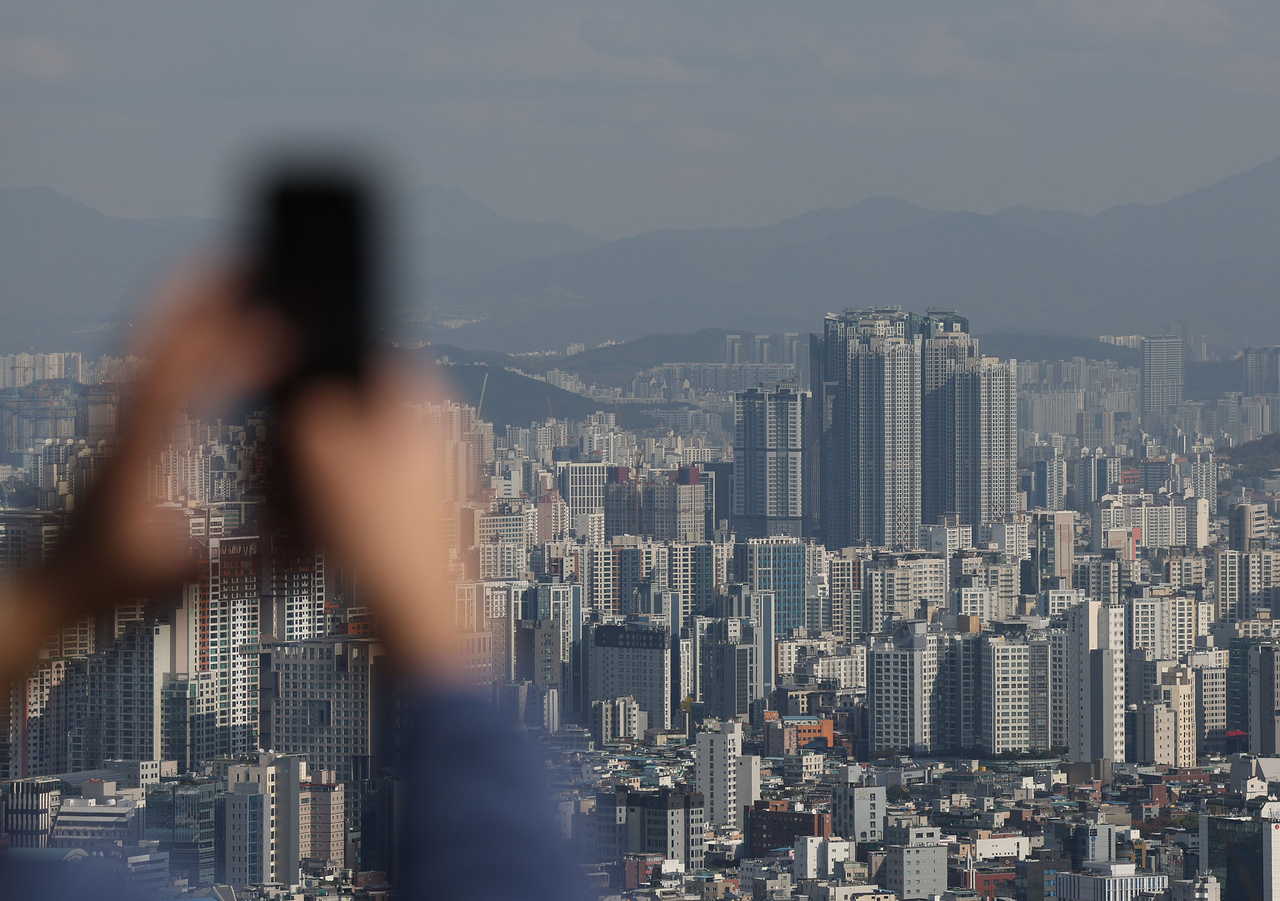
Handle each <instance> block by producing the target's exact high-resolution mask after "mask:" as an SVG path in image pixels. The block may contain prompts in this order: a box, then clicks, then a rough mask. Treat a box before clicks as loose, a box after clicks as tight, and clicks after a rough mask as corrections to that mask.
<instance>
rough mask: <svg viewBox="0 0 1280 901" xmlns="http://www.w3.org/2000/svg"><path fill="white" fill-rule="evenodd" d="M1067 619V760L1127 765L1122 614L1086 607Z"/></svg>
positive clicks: (1109, 608) (1087, 604)
mask: <svg viewBox="0 0 1280 901" xmlns="http://www.w3.org/2000/svg"><path fill="white" fill-rule="evenodd" d="M1066 619H1067V748H1068V751H1067V757H1068V758H1069V759H1070V760H1073V761H1079V762H1092V761H1094V760H1099V759H1101V758H1108V759H1110V760H1112V761H1122V760H1124V759H1125V727H1124V711H1125V646H1124V645H1125V629H1124V608H1123V607H1120V606H1112V605H1109V604H1103V603H1101V602H1100V601H1084V602H1083V603H1080V604H1077V605H1075V606H1074V607H1070V608H1068V609H1067V612H1066Z"/></svg>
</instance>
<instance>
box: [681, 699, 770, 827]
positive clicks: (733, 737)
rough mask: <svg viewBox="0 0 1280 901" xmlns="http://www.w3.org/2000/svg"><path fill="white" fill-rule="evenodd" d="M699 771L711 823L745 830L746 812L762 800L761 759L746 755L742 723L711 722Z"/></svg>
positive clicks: (701, 738) (701, 744) (701, 743)
mask: <svg viewBox="0 0 1280 901" xmlns="http://www.w3.org/2000/svg"><path fill="white" fill-rule="evenodd" d="M695 772H696V778H697V784H698V791H700V792H702V797H703V803H704V805H705V810H706V817H707V822H709V823H714V824H716V825H721V826H729V827H731V828H733V829H741V828H742V819H743V818H742V809H743V808H744V807H750V806H751V805H752V804H753V803H755V802H756V801H757V800H759V798H760V758H758V757H755V756H753V755H750V754H746V755H744V754H743V753H742V724H741V723H738V722H723V723H716V722H708V723H707V729H706V731H704V732H699V733H698V750H697V765H696V770H695Z"/></svg>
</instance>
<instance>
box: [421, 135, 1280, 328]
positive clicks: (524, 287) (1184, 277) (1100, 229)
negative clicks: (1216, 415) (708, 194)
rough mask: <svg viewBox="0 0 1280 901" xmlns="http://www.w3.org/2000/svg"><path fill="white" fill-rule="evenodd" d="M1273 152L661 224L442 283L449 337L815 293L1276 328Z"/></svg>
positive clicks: (676, 322)
mask: <svg viewBox="0 0 1280 901" xmlns="http://www.w3.org/2000/svg"><path fill="white" fill-rule="evenodd" d="M1277 251H1280V160H1275V161H1272V162H1269V163H1265V164H1263V165H1261V166H1258V167H1255V168H1254V169H1252V170H1250V171H1248V172H1245V173H1241V174H1240V175H1236V176H1232V177H1231V178H1228V179H1224V180H1223V181H1220V182H1218V183H1217V184H1215V185H1211V186H1209V187H1207V188H1202V189H1199V190H1197V191H1193V192H1191V193H1190V194H1187V195H1185V196H1183V197H1180V198H1175V199H1174V200H1171V201H1169V202H1167V203H1164V204H1158V205H1154V206H1144V205H1141V204H1126V205H1123V206H1118V207H1114V208H1112V209H1110V210H1106V211H1103V212H1101V213H1098V214H1097V215H1095V216H1081V215H1078V214H1075V213H1068V212H1063V211H1056V210H1037V209H1033V208H1029V207H1012V208H1010V209H1007V210H1002V211H1000V212H999V213H996V214H994V215H989V216H988V215H980V214H975V213H965V212H946V211H940V210H929V209H924V208H922V207H917V206H914V205H912V204H909V203H906V202H904V201H900V200H894V199H892V198H883V197H877V198H870V199H868V200H864V201H862V202H861V203H858V204H855V205H853V206H852V207H848V208H846V209H841V210H836V209H826V210H817V211H814V212H812V213H806V214H803V215H801V216H796V217H792V218H790V219H786V220H783V221H782V222H779V223H776V224H774V225H769V226H764V227H760V228H735V229H695V230H684V231H678V230H664V231H657V232H648V233H645V234H642V235H638V236H636V237H634V238H628V239H624V240H621V241H613V242H610V243H608V244H604V245H601V246H599V247H596V248H593V249H591V250H587V251H584V252H579V253H574V254H566V255H562V256H558V257H548V258H543V259H536V260H530V261H527V262H524V263H516V264H512V265H508V266H505V267H502V268H501V269H497V270H494V271H491V272H488V273H485V274H483V275H480V276H477V277H474V278H471V279H469V280H464V281H461V282H459V283H456V284H453V285H450V286H448V288H447V289H446V290H443V291H441V292H440V293H439V294H438V295H437V296H436V300H435V306H434V313H435V315H436V318H438V319H452V320H455V321H458V322H461V321H463V320H466V321H467V324H465V325H463V326H462V327H460V328H458V329H456V330H454V331H451V332H448V333H445V334H442V336H441V337H442V338H443V339H444V340H447V341H449V342H451V343H454V344H459V345H464V346H471V347H476V348H486V349H504V350H527V349H535V348H546V347H554V346H557V345H559V344H561V343H564V342H565V341H566V340H567V339H566V330H569V331H568V334H569V335H571V337H572V339H573V340H584V341H592V342H597V341H601V340H604V339H616V340H624V339H628V338H632V337H635V336H638V335H643V334H648V333H653V332H660V331H676V330H683V331H694V330H697V329H701V328H707V327H716V326H722V325H724V324H725V323H729V322H732V323H735V324H740V325H742V326H743V327H748V328H753V329H755V330H757V331H760V332H776V331H809V330H813V329H817V328H819V327H820V323H821V318H822V316H823V314H824V313H825V312H827V311H828V310H838V309H841V308H843V307H858V306H871V305H881V304H900V305H902V306H904V307H911V308H915V309H923V308H926V307H951V308H955V309H959V310H962V311H963V312H965V313H966V314H967V315H968V316H969V317H970V319H971V320H972V321H973V326H974V329H975V330H977V331H981V332H985V333H998V332H1015V331H1023V332H1028V333H1055V332H1056V333H1062V334H1066V335H1078V336H1090V335H1097V334H1099V333H1105V332H1122V333H1142V332H1149V331H1152V330H1163V328H1164V325H1165V323H1167V322H1168V320H1170V319H1172V318H1175V317H1181V318H1183V319H1186V320H1187V321H1188V322H1189V323H1190V325H1191V328H1192V330H1193V331H1197V332H1204V333H1205V334H1208V335H1209V336H1210V339H1211V340H1214V341H1217V342H1219V343H1222V344H1226V345H1236V346H1238V345H1239V344H1240V343H1244V342H1266V343H1280V318H1277V317H1276V316H1275V315H1274V310H1273V308H1274V305H1275V302H1276V300H1277V295H1278V294H1280V253H1278V252H1277Z"/></svg>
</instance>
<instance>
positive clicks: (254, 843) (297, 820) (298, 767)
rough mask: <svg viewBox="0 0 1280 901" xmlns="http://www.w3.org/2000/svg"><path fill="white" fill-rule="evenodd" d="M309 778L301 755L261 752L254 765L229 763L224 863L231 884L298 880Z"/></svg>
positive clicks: (287, 883)
mask: <svg viewBox="0 0 1280 901" xmlns="http://www.w3.org/2000/svg"><path fill="white" fill-rule="evenodd" d="M307 781H309V776H308V770H307V763H306V761H305V760H303V759H302V758H301V757H293V756H283V755H276V754H270V753H259V754H258V755H257V761H256V762H254V763H233V764H231V765H230V766H228V767H227V789H228V791H229V794H228V796H227V801H226V805H227V808H226V821H225V826H226V834H225V848H226V858H225V863H224V866H226V872H227V881H228V882H230V883H231V885H233V886H241V885H252V884H259V883H264V882H282V883H284V884H285V885H293V884H295V883H297V881H298V871H299V866H300V863H301V860H302V849H301V842H300V839H301V829H300V825H301V810H302V803H301V801H302V784H303V783H304V782H307Z"/></svg>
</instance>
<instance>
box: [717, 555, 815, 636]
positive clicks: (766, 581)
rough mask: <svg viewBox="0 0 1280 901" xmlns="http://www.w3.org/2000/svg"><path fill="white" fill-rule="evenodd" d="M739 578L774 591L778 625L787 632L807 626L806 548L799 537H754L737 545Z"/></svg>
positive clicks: (753, 587)
mask: <svg viewBox="0 0 1280 901" xmlns="http://www.w3.org/2000/svg"><path fill="white" fill-rule="evenodd" d="M734 570H735V571H736V573H737V581H739V582H743V583H745V584H746V585H747V586H749V587H750V589H751V590H752V591H767V592H772V594H773V599H774V616H775V620H774V623H775V626H776V627H777V629H778V634H779V635H782V636H785V635H787V634H788V633H789V632H790V631H791V630H794V629H803V628H804V627H805V621H806V620H805V593H806V590H807V588H808V584H809V576H808V568H807V548H806V547H805V545H804V543H803V542H802V541H801V540H800V539H799V538H752V539H750V540H748V541H746V542H743V543H741V544H738V545H737V546H736V547H735V548H734Z"/></svg>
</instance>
